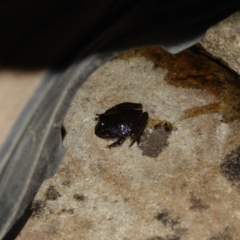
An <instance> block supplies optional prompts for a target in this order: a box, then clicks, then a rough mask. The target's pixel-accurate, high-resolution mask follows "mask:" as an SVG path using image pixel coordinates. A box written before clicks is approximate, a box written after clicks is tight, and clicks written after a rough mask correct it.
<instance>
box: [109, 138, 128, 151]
mask: <svg viewBox="0 0 240 240" xmlns="http://www.w3.org/2000/svg"><path fill="white" fill-rule="evenodd" d="M126 138H127V136H125V135H124V136H121V137H120V138H119V139H118V140H117V141H116V142H114V143H112V144H110V145H108V146H107V147H108V148H112V147H117V146H120V145H122V143H123V142H124V141H125V140H126Z"/></svg>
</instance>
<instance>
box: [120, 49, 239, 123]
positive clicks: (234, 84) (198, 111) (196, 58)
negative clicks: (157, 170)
mask: <svg viewBox="0 0 240 240" xmlns="http://www.w3.org/2000/svg"><path fill="white" fill-rule="evenodd" d="M136 56H142V57H145V58H146V59H147V60H149V61H152V62H153V63H154V69H157V68H158V67H161V68H163V69H167V70H168V72H167V74H166V76H165V81H166V82H167V83H169V84H171V85H173V86H175V87H182V88H189V89H190V88H192V89H202V90H207V91H208V92H210V93H211V94H213V95H214V96H215V97H216V98H217V102H215V103H211V104H208V105H205V106H202V107H197V108H191V109H186V110H185V111H184V113H183V115H182V117H181V120H183V119H186V118H191V117H195V116H198V115H202V114H207V113H221V114H222V115H223V117H222V120H223V121H224V122H231V121H234V120H236V119H240V111H239V110H240V78H239V76H237V75H235V74H234V73H233V72H231V71H230V70H228V69H227V68H226V67H224V66H223V65H221V64H220V63H217V62H216V61H215V60H212V59H210V58H209V57H208V56H205V55H203V54H202V53H201V52H200V51H199V50H198V49H196V48H191V49H188V50H185V51H183V52H181V53H178V54H176V55H172V54H170V53H168V52H166V51H165V50H163V49H161V48H160V47H158V46H152V47H144V48H140V49H136V50H133V51H129V52H127V53H124V54H123V55H121V56H120V58H121V59H126V60H127V59H128V58H131V57H136Z"/></svg>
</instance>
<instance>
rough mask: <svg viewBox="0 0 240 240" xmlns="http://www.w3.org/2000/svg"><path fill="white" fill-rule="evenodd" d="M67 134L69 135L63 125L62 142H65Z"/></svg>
mask: <svg viewBox="0 0 240 240" xmlns="http://www.w3.org/2000/svg"><path fill="white" fill-rule="evenodd" d="M66 134H67V131H66V129H65V127H64V126H63V125H62V127H61V137H62V141H63V140H64V138H65V136H66Z"/></svg>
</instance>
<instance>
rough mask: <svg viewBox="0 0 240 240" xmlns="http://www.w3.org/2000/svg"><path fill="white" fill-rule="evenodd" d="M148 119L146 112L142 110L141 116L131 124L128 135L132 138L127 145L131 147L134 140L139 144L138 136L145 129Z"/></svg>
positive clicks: (139, 136)
mask: <svg viewBox="0 0 240 240" xmlns="http://www.w3.org/2000/svg"><path fill="white" fill-rule="evenodd" d="M147 121H148V113H147V112H144V113H143V115H142V117H141V118H140V119H139V120H138V121H137V122H136V123H135V124H134V125H133V127H132V130H131V133H130V136H131V139H132V142H131V144H130V145H129V147H131V146H132V145H133V144H134V143H135V142H137V144H139V142H140V138H141V136H142V133H143V130H144V129H145V127H146V125H147Z"/></svg>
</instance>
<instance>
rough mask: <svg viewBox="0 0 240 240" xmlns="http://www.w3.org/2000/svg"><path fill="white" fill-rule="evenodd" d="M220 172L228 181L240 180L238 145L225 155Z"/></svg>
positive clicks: (239, 148)
mask: <svg viewBox="0 0 240 240" xmlns="http://www.w3.org/2000/svg"><path fill="white" fill-rule="evenodd" d="M220 168H221V173H222V174H223V175H224V176H225V177H226V178H227V179H228V180H230V181H240V147H238V148H236V149H235V150H233V151H232V152H231V153H229V154H228V155H226V156H225V158H224V162H223V163H222V164H221V165H220Z"/></svg>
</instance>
